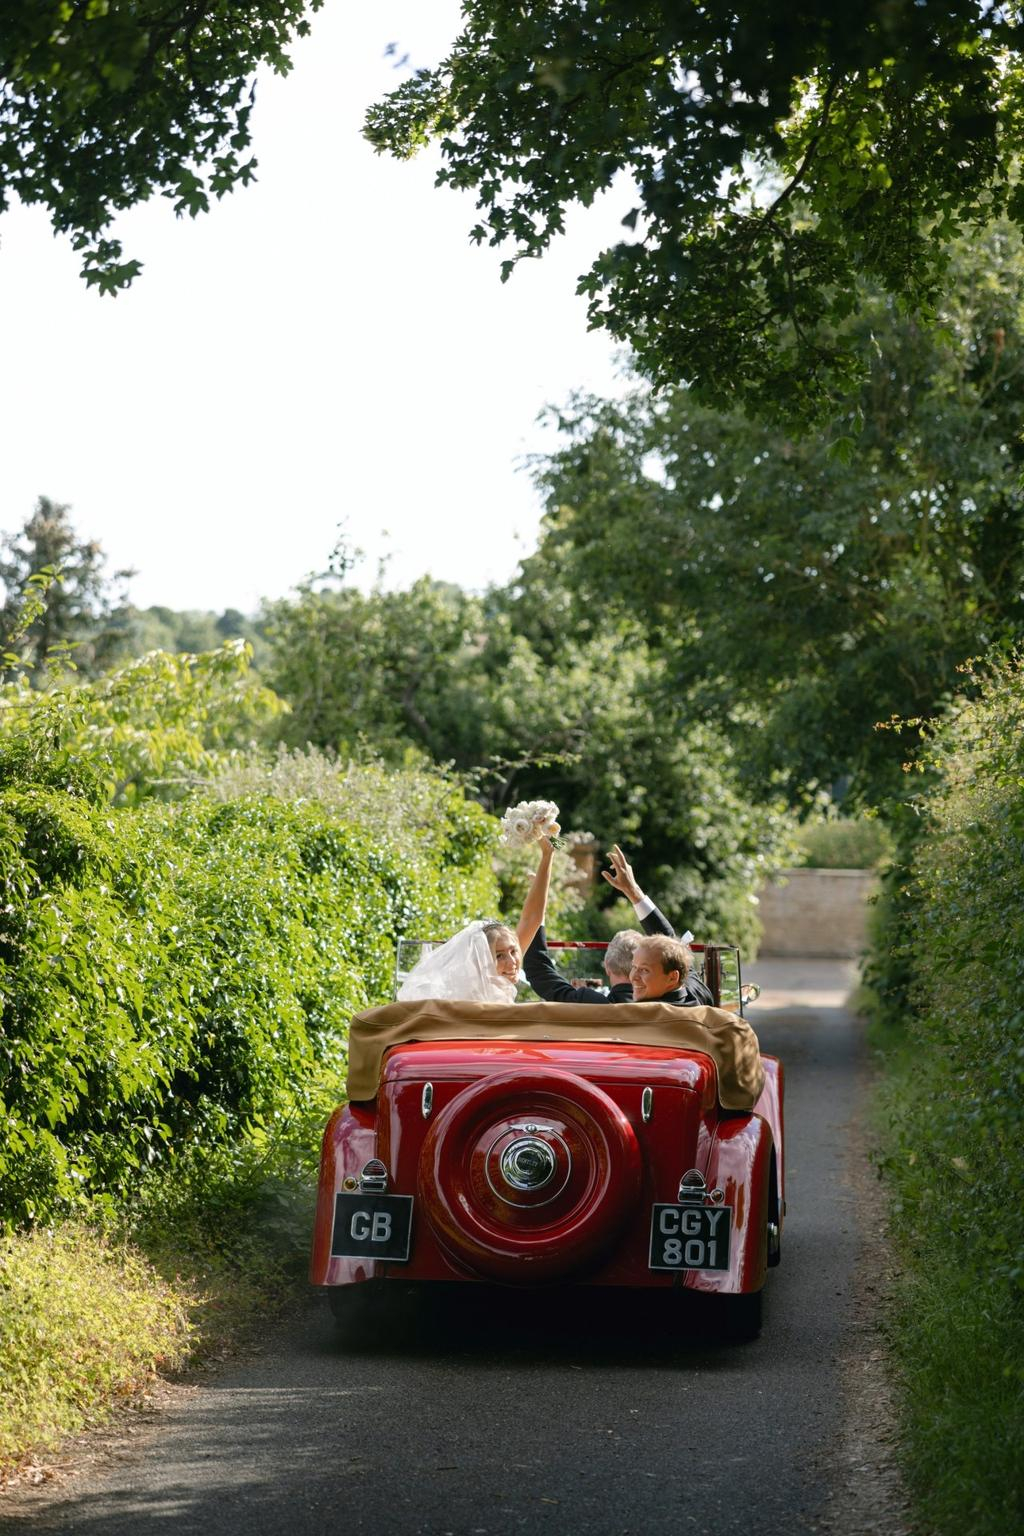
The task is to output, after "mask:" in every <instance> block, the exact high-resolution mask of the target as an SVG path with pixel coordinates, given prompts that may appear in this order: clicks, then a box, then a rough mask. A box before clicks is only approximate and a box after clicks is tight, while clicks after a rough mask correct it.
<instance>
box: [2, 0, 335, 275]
mask: <svg viewBox="0 0 1024 1536" xmlns="http://www.w3.org/2000/svg"><path fill="white" fill-rule="evenodd" d="M322 4H323V0H244V3H239V0H214V3H212V4H210V3H203V4H199V3H196V0H170V3H168V0H9V3H8V4H6V5H5V6H4V16H3V27H2V29H0V87H2V89H0V213H2V212H4V211H5V210H6V209H7V208H8V207H9V205H10V200H11V197H12V196H16V197H18V198H20V200H21V201H22V202H23V203H29V204H31V203H41V204H42V205H43V206H44V207H46V208H48V209H49V211H50V215H51V218H52V221H53V225H54V228H55V229H56V230H57V231H59V232H60V233H61V234H66V235H69V236H70V237H71V242H72V244H73V246H74V248H75V249H76V250H77V251H81V252H82V270H83V273H84V275H85V279H86V282H87V283H92V284H96V285H98V287H99V288H100V291H101V292H105V293H114V292H116V291H117V290H118V289H120V288H124V287H126V286H127V285H128V284H129V283H130V282H131V280H132V278H133V277H135V276H136V275H137V274H138V272H139V271H140V270H141V264H140V263H139V262H138V261H137V260H134V259H129V260H125V259H123V258H124V253H123V250H122V246H121V242H120V241H119V240H115V239H112V238H110V237H109V236H108V235H107V234H106V233H105V231H106V230H107V229H108V228H109V226H110V223H111V221H112V220H113V218H114V216H115V215H116V214H117V213H119V212H121V211H122V210H123V209H125V208H130V207H132V206H133V205H134V204H136V203H140V202H145V201H146V199H148V198H149V197H151V196H152V195H153V194H154V193H160V194H161V195H162V196H164V197H168V198H170V199H171V200H172V201H173V203H174V209H175V212H176V213H177V214H179V215H180V214H182V213H188V214H190V215H191V216H193V217H194V216H195V215H196V214H197V213H201V212H204V211H205V210H206V209H208V208H209V206H210V199H211V197H222V196H223V195H224V193H225V192H230V191H232V190H233V189H234V188H235V187H236V186H238V185H243V186H244V185H245V184H246V183H247V182H249V181H250V180H251V179H252V177H253V174H254V171H255V166H256V162H255V160H254V159H253V158H252V156H251V155H250V154H249V143H250V127H249V119H250V115H251V113H252V107H253V101H254V97H255V81H254V75H255V71H256V69H257V68H258V67H259V66H260V65H269V66H270V68H271V69H273V70H274V71H275V72H276V73H278V74H286V73H287V71H288V70H289V69H290V68H291V64H290V61H289V59H288V54H287V51H286V50H287V48H288V45H289V43H290V42H291V40H292V38H293V37H296V36H303V35H304V34H305V33H307V32H308V31H309V22H308V20H306V19H305V18H306V13H307V12H313V11H317V10H319V9H320V7H321V5H322Z"/></svg>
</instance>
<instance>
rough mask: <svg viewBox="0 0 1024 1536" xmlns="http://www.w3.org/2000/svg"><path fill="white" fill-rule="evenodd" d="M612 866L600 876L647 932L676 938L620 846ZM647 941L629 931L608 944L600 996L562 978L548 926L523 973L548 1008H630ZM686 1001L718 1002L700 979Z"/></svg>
mask: <svg viewBox="0 0 1024 1536" xmlns="http://www.w3.org/2000/svg"><path fill="white" fill-rule="evenodd" d="M611 863H612V869H611V871H610V872H609V871H608V870H607V869H603V870H602V871H601V873H602V875H603V876H604V878H605V880H607V882H608V884H609V885H610V886H611V887H612V889H613V890H616V891H621V893H622V895H623V896H625V898H626V900H627V901H630V902H632V904H633V911H634V912H635V913H636V915H637V917H638V918H639V920H640V924H641V926H642V928H643V930H644V933H645V934H663V935H665V937H666V938H674V937H675V929H674V928H673V927H672V924H671V923H670V922H669V920H668V918H667V917H666V916H665V915H664V913H663V912H659V910H658V908H657V907H656V906H655V905H654V902H653V901H651V900H650V898H649V897H647V896H645V895H644V893H643V891H642V890H641V889H640V886H639V885H638V883H637V880H636V877H635V876H634V874H633V870H632V868H631V867H630V865H629V862H628V860H627V859H626V855H625V854H624V853H623V851H622V849H621V848H620V847H619V845H618V843H616V844H615V846H614V847H613V849H612V852H611ZM642 937H643V936H642V935H641V934H639V933H637V932H636V930H635V929H632V928H625V929H623V930H622V931H621V932H620V933H617V934H616V935H615V937H614V938H613V939H612V941H611V943H610V944H609V945H608V948H607V949H606V950H605V956H604V970H605V975H606V976H607V977H608V986H609V990H608V991H607V992H599V991H598V990H597V988H596V987H574V986H573V985H572V982H570V981H566V980H565V978H564V976H562V975H560V974H559V971H558V968H557V967H556V965H555V962H554V961H553V960H552V958H551V955H550V953H549V952H548V944H547V936H546V934H545V932H544V924H543V923H542V924H541V925H540V927H539V928H538V930H537V933H536V936H535V937H534V939H533V941H532V943H531V944H530V946H529V948H528V949H527V951H526V953H525V955H524V956H523V970H524V971H525V972H526V979H527V981H528V982H529V983H530V986H531V987H532V988H533V990H534V991H535V992H536V994H537V996H538V997H540V998H543V1000H544V1001H545V1002H546V1003H631V1002H632V1001H633V987H632V984H631V982H630V979H629V973H630V970H631V969H632V965H633V958H634V953H635V951H636V948H637V945H638V944H640V943H641V942H642ZM687 937H690V935H687ZM685 999H686V1001H685V1006H687V1007H689V1008H698V1007H701V1006H706V1007H710V1006H711V1005H712V1003H713V1001H714V999H713V998H712V996H711V993H710V991H709V990H708V988H707V987H706V986H705V985H704V983H703V982H702V981H700V980H699V979H698V978H697V977H696V976H688V977H687V978H686V982H685Z"/></svg>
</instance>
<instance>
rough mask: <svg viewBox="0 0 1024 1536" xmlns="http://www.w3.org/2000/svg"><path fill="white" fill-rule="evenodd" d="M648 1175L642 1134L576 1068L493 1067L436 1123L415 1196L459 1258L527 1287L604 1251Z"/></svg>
mask: <svg viewBox="0 0 1024 1536" xmlns="http://www.w3.org/2000/svg"><path fill="white" fill-rule="evenodd" d="M641 1172H642V1158H641V1153H640V1147H639V1144H638V1142H637V1138H636V1133H635V1132H634V1130H633V1127H632V1125H631V1124H630V1121H629V1119H628V1117H627V1116H626V1114H625V1113H624V1112H623V1110H622V1109H621V1108H620V1107H619V1105H618V1104H616V1103H615V1101H614V1099H611V1098H609V1096H608V1094H606V1093H605V1092H603V1090H602V1089H600V1088H598V1087H595V1085H594V1084H593V1083H588V1082H586V1081H585V1080H584V1079H583V1078H580V1077H576V1076H575V1075H574V1074H573V1073H571V1072H561V1071H557V1070H543V1071H536V1072H526V1073H524V1072H518V1071H517V1072H498V1073H495V1074H494V1075H493V1076H490V1077H485V1078H482V1079H481V1080H480V1081H479V1082H476V1083H473V1084H471V1085H470V1086H469V1087H468V1088H466V1089H465V1090H464V1091H463V1092H462V1093H460V1094H457V1095H456V1097H455V1098H454V1099H453V1100H452V1102H451V1103H450V1104H448V1105H446V1107H445V1108H444V1110H442V1112H441V1113H440V1114H439V1115H438V1117H437V1119H436V1120H435V1121H434V1122H433V1124H432V1125H431V1127H430V1129H429V1131H428V1132H427V1135H426V1137H425V1139H424V1142H423V1148H422V1151H421V1153H420V1162H419V1178H418V1185H419V1188H418V1193H419V1199H420V1204H421V1209H423V1210H424V1211H425V1214H426V1216H427V1219H428V1221H429V1222H430V1225H431V1226H432V1227H433V1229H434V1232H435V1234H436V1236H437V1239H438V1241H439V1242H440V1243H441V1245H442V1247H443V1248H445V1249H446V1250H447V1251H448V1253H450V1254H451V1255H452V1257H454V1258H456V1259H457V1260H459V1261H460V1262H462V1263H463V1264H466V1265H468V1266H469V1268H471V1269H472V1270H474V1271H475V1272H476V1273H477V1274H479V1275H483V1276H486V1277H487V1278H489V1279H495V1280H504V1281H521V1282H524V1283H529V1282H531V1281H537V1280H552V1279H556V1278H558V1277H559V1276H562V1275H565V1274H568V1273H569V1272H571V1271H572V1270H577V1269H581V1268H582V1267H583V1266H584V1265H586V1264H589V1263H590V1262H591V1261H593V1260H594V1259H595V1258H597V1257H599V1256H600V1255H601V1254H602V1253H604V1252H605V1251H606V1250H607V1249H608V1248H609V1247H610V1246H611V1244H612V1242H613V1241H614V1239H615V1237H616V1236H617V1235H618V1233H619V1231H620V1230H621V1227H622V1225H623V1222H624V1221H625V1220H626V1218H627V1217H628V1216H629V1215H630V1214H631V1213H632V1212H634V1211H635V1210H636V1203H637V1200H638V1198H639V1194H640V1183H641Z"/></svg>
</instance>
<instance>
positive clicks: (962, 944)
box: [876, 658, 1024, 1536]
mask: <svg viewBox="0 0 1024 1536" xmlns="http://www.w3.org/2000/svg"><path fill="white" fill-rule="evenodd" d="M971 682H972V684H973V685H974V687H975V690H976V696H975V697H974V698H973V700H972V701H971V702H968V703H964V704H962V705H961V706H960V708H959V709H958V710H957V711H956V712H955V713H954V714H953V715H952V716H951V718H949V719H948V720H947V721H946V722H945V723H944V724H942V725H941V726H940V727H939V728H938V729H937V730H935V731H933V732H932V734H931V736H930V738H929V740H928V744H927V750H926V757H925V762H924V765H923V771H924V772H925V773H926V774H927V775H928V777H927V778H926V779H925V780H924V781H923V789H922V793H921V795H920V796H919V799H918V804H917V812H918V817H919V822H920V826H921V835H920V837H919V839H918V842H917V847H916V851H915V852H914V853H913V855H912V856H908V863H907V865H906V866H905V867H904V869H903V871H902V876H901V878H900V879H899V882H898V885H897V886H896V887H895V888H894V890H893V891H892V892H891V893H890V895H889V897H888V901H887V906H886V908H885V909H884V915H885V924H884V927H883V930H882V934H883V940H884V943H885V948H886V953H885V954H883V956H882V957H881V964H880V965H879V966H878V968H877V969H878V972H879V974H880V975H881V977H882V978H883V980H884V981H885V983H886V987H887V992H886V995H884V996H883V997H882V999H881V1001H880V1003H879V1004H878V1006H879V1008H880V1011H881V1014H882V1020H883V1022H884V1023H886V1024H887V1025H888V1034H889V1038H890V1040H891V1039H892V1038H893V1037H895V1038H896V1039H897V1040H901V1041H902V1044H901V1047H900V1050H899V1052H898V1054H897V1056H896V1057H895V1058H894V1061H895V1066H894V1068H893V1069H892V1070H891V1072H890V1077H889V1081H888V1084H887V1087H886V1089H885V1094H884V1097H883V1101H882V1102H883V1106H884V1108H885V1110H886V1112H887V1114H888V1117H889V1126H888V1130H887V1133H886V1147H885V1154H884V1168H885V1170H886V1173H887V1175H888V1179H889V1183H890V1188H891V1191H892V1197H893V1198H892V1211H893V1218H892V1219H893V1227H894V1231H895V1235H896V1238H897V1242H898V1244H899V1248H900V1251H901V1255H902V1259H903V1263H904V1273H903V1278H902V1281H901V1286H900V1292H899V1296H898V1308H897V1343H898V1350H899V1354H900V1359H901V1363H902V1369H903V1373H904V1380H905V1385H906V1414H905V1424H906V1434H907V1444H908V1455H909V1458H910V1468H911V1473H912V1476H913V1479H914V1482H915V1484H916V1486H917V1489H918V1492H919V1494H920V1498H921V1503H922V1507H923V1510H924V1514H925V1517H926V1519H927V1520H928V1521H929V1522H930V1523H931V1524H932V1525H934V1526H935V1527H936V1528H937V1529H939V1530H943V1531H945V1530H949V1531H950V1532H952V1531H955V1530H960V1529H969V1530H971V1531H972V1532H975V1533H978V1536H981V1533H986V1536H987V1533H991V1536H996V1533H997V1532H1000V1533H1001V1532H1003V1531H1005V1530H1008V1529H1013V1528H1015V1526H1016V1525H1017V1524H1018V1523H1019V1520H1020V1515H1021V1510H1020V1507H1019V1497H1020V1489H1021V1486H1022V1479H1021V1466H1020V1450H1019V1446H1020V1440H1019V1414H1020V1408H1021V1402H1022V1396H1024V1367H1022V1365H1021V1362H1022V1360H1024V1211H1022V1207H1021V1203H1020V1200H1019V1198H1018V1193H1019V1191H1020V1189H1021V1188H1022V1187H1024V1008H1022V1001H1021V1000H1022V998H1024V860H1022V858H1021V848H1022V846H1024V678H1022V669H1021V662H1020V659H1019V658H1015V659H1011V660H1009V661H1002V662H997V663H995V664H993V665H992V666H991V667H990V668H989V669H988V670H987V671H984V672H982V671H980V670H979V671H977V672H976V673H975V674H974V675H973V676H972V678H971ZM876 990H877V989H876ZM904 996H907V997H909V1000H910V1002H911V1005H912V1011H911V1013H910V1016H909V1020H908V1019H907V1016H906V1014H902V1015H900V1014H896V1013H895V1012H894V1005H897V1004H898V1003H899V1001H900V999H901V998H902V997H904Z"/></svg>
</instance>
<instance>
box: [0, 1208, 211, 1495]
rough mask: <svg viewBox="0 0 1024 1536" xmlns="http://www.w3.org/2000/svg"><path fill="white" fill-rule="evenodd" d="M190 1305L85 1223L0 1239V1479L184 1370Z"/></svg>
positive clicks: (134, 1254) (139, 1259) (134, 1255)
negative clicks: (162, 1374)
mask: <svg viewBox="0 0 1024 1536" xmlns="http://www.w3.org/2000/svg"><path fill="white" fill-rule="evenodd" d="M191 1301H192V1298H191V1297H190V1295H189V1294H188V1292H187V1291H186V1290H185V1289H183V1288H179V1287H177V1286H175V1285H173V1284H169V1283H168V1282H167V1281H165V1280H163V1279H162V1278H161V1276H160V1275H159V1274H158V1273H157V1271H156V1270H155V1269H154V1268H153V1266H152V1265H151V1264H149V1263H148V1262H147V1260H146V1259H145V1258H144V1257H143V1255H142V1254H141V1253H139V1252H138V1251H136V1250H134V1249H132V1248H129V1247H127V1246H125V1245H124V1244H121V1243H117V1242H115V1241H113V1240H112V1239H111V1238H110V1237H109V1236H107V1235H106V1234H104V1233H103V1232H102V1231H100V1230H98V1229H96V1228H94V1227H90V1226H88V1225H85V1224H82V1223H69V1224H68V1225H66V1226H61V1227H57V1228H55V1229H51V1230H48V1231H41V1232H20V1233H14V1234H12V1235H10V1236H8V1237H4V1238H0V1383H2V1386H0V1476H3V1475H4V1474H5V1473H8V1474H9V1473H11V1472H15V1471H17V1470H18V1468H19V1467H20V1466H22V1465H24V1463H25V1462H26V1460H28V1459H30V1458H31V1457H33V1456H35V1455H38V1454H40V1453H45V1452H46V1451H50V1450H53V1448H54V1447H55V1446H56V1445H57V1444H58V1443H59V1442H60V1440H61V1439H62V1438H63V1437H64V1436H65V1435H68V1434H71V1433H72V1432H74V1431H75V1430H79V1429H83V1428H85V1427H86V1426H87V1425H88V1424H91V1423H94V1422H96V1420H97V1418H98V1417H100V1416H101V1415H102V1414H103V1413H104V1412H105V1411H107V1410H108V1409H109V1408H110V1407H111V1406H112V1405H113V1404H115V1403H117V1402H122V1401H124V1399H125V1398H126V1397H129V1396H132V1395H134V1394H135V1393H137V1392H139V1391H141V1389H142V1388H143V1387H144V1386H145V1384H146V1383H147V1381H149V1380H150V1379H151V1377H152V1375H153V1372H154V1371H155V1370H156V1369H157V1368H158V1367H161V1366H174V1365H177V1364H179V1363H180V1362H181V1361H182V1360H183V1359H184V1358H185V1356H186V1355H187V1353H188V1350H189V1346H190V1340H191V1337H192V1333H193V1329H192V1326H191V1323H190V1321H189V1312H190V1308H191Z"/></svg>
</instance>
